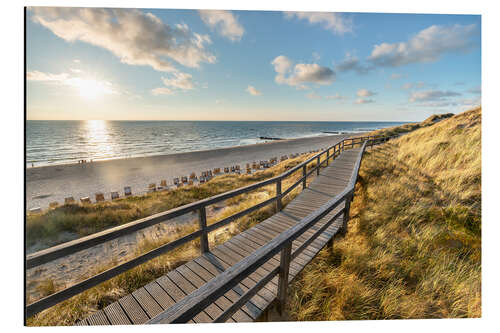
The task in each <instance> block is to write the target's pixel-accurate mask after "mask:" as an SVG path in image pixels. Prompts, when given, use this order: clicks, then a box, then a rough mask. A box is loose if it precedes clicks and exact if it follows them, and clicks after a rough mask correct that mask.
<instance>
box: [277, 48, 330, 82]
mask: <svg viewBox="0 0 500 333" xmlns="http://www.w3.org/2000/svg"><path fill="white" fill-rule="evenodd" d="M271 64H272V65H273V66H274V70H275V71H276V73H277V74H276V77H275V78H274V80H275V81H276V83H278V84H287V85H289V86H292V87H296V88H297V89H307V86H306V85H305V83H315V84H320V85H328V84H331V83H332V82H333V81H334V80H335V72H334V71H333V70H331V69H330V68H328V67H323V66H320V65H318V64H296V65H295V66H294V67H293V69H292V65H293V63H292V61H291V60H290V59H288V58H287V57H285V56H283V55H280V56H278V57H276V58H275V59H274V60H273V61H272V62H271Z"/></svg>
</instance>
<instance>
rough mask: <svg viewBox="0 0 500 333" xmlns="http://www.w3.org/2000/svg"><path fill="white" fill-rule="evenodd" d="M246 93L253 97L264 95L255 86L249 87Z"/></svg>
mask: <svg viewBox="0 0 500 333" xmlns="http://www.w3.org/2000/svg"><path fill="white" fill-rule="evenodd" d="M246 91H247V92H248V93H249V94H250V95H252V96H260V95H262V92H260V91H259V90H257V89H255V87H254V86H248V87H247V89H246Z"/></svg>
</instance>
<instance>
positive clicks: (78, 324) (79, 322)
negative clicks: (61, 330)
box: [75, 318, 89, 326]
mask: <svg viewBox="0 0 500 333" xmlns="http://www.w3.org/2000/svg"><path fill="white" fill-rule="evenodd" d="M88 324H89V323H88V322H87V318H85V319H83V320H80V321H77V322H76V324H75V326H88Z"/></svg>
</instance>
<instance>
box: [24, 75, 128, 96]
mask: <svg viewBox="0 0 500 333" xmlns="http://www.w3.org/2000/svg"><path fill="white" fill-rule="evenodd" d="M26 79H27V80H28V81H36V82H41V83H48V84H59V85H62V86H66V87H70V88H73V89H74V90H75V91H77V92H79V93H80V94H82V95H83V94H87V95H89V96H90V95H100V94H106V95H109V94H118V93H119V92H118V90H117V89H116V88H115V87H114V85H113V84H111V83H110V82H108V81H105V80H99V79H96V78H90V77H82V76H71V75H70V74H68V73H61V74H52V73H44V72H40V71H36V70H35V71H29V72H27V73H26Z"/></svg>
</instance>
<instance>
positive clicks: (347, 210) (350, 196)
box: [340, 194, 354, 236]
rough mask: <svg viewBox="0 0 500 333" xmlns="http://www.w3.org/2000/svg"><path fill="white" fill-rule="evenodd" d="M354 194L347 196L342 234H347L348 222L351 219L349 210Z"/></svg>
mask: <svg viewBox="0 0 500 333" xmlns="http://www.w3.org/2000/svg"><path fill="white" fill-rule="evenodd" d="M353 195H354V194H350V195H348V196H347V197H346V198H345V206H344V220H343V221H342V228H341V229H340V234H341V235H342V236H345V234H346V233H347V222H348V221H349V212H350V210H351V201H352V199H353Z"/></svg>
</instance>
